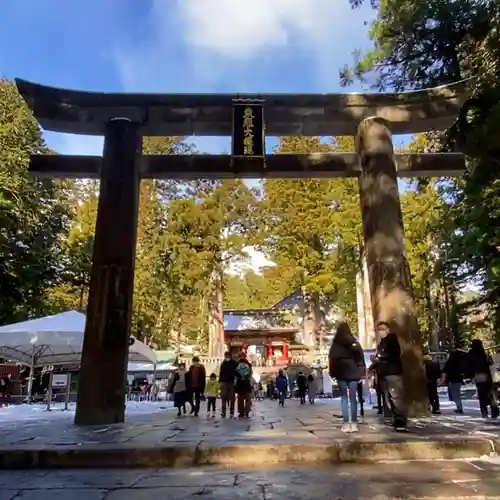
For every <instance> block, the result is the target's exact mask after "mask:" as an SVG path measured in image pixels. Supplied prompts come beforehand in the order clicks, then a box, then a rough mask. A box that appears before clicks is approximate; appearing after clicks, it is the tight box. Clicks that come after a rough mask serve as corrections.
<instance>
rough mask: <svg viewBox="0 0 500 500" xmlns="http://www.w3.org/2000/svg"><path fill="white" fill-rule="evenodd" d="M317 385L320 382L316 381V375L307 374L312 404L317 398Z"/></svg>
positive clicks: (309, 397)
mask: <svg viewBox="0 0 500 500" xmlns="http://www.w3.org/2000/svg"><path fill="white" fill-rule="evenodd" d="M317 386H318V384H317V382H316V379H315V378H314V375H313V374H312V373H310V374H309V375H308V376H307V397H308V399H309V404H310V405H313V404H314V401H315V399H316V392H317V390H318V387H317Z"/></svg>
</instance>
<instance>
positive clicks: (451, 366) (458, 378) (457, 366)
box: [443, 352, 465, 384]
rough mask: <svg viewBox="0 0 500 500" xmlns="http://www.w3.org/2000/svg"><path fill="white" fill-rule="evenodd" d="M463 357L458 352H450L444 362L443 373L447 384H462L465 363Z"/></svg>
mask: <svg viewBox="0 0 500 500" xmlns="http://www.w3.org/2000/svg"><path fill="white" fill-rule="evenodd" d="M463 358H464V356H463V355H461V354H460V353H458V352H452V353H451V354H450V357H449V358H448V360H447V361H446V363H445V365H444V368H443V373H444V374H445V375H446V382H447V383H455V384H463V381H464V380H463V379H464V372H465V362H464V359H463Z"/></svg>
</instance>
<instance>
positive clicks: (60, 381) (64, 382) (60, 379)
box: [52, 373, 68, 388]
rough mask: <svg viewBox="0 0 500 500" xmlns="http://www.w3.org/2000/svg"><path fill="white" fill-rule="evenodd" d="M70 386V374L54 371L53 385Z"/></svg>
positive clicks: (58, 386) (59, 386)
mask: <svg viewBox="0 0 500 500" xmlns="http://www.w3.org/2000/svg"><path fill="white" fill-rule="evenodd" d="M67 386H68V375H67V374H66V373H62V374H61V373H54V374H53V375H52V387H57V388H61V387H67Z"/></svg>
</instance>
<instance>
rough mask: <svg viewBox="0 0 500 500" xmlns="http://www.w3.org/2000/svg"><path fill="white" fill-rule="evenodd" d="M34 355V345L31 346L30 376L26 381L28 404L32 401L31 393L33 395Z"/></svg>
mask: <svg viewBox="0 0 500 500" xmlns="http://www.w3.org/2000/svg"><path fill="white" fill-rule="evenodd" d="M35 353H36V345H35V344H33V346H32V347H31V363H30V376H29V379H28V403H31V401H32V397H31V396H32V393H33V379H34V378H35V377H34V375H35Z"/></svg>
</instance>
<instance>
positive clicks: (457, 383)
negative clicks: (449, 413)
mask: <svg viewBox="0 0 500 500" xmlns="http://www.w3.org/2000/svg"><path fill="white" fill-rule="evenodd" d="M442 379H443V382H444V383H446V384H447V386H448V391H449V394H450V396H451V401H453V402H454V403H455V406H456V409H455V413H459V414H462V413H463V412H464V409H463V405H462V395H461V390H462V385H463V383H464V363H463V356H462V355H461V354H460V353H459V352H458V351H457V350H455V349H454V350H452V351H451V353H450V357H449V358H448V359H447V360H446V363H445V365H444V367H443V374H442Z"/></svg>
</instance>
